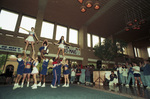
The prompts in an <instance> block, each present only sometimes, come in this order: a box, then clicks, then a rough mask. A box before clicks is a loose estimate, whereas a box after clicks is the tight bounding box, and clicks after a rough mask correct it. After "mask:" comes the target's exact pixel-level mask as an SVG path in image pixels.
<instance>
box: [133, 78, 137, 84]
mask: <svg viewBox="0 0 150 99" xmlns="http://www.w3.org/2000/svg"><path fill="white" fill-rule="evenodd" d="M134 79H135V85H137V78H136V77H134Z"/></svg>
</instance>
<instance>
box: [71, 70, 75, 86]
mask: <svg viewBox="0 0 150 99" xmlns="http://www.w3.org/2000/svg"><path fill="white" fill-rule="evenodd" d="M75 76H76V69H75V68H74V67H72V69H71V80H70V81H71V83H72V84H73V82H74V81H75Z"/></svg>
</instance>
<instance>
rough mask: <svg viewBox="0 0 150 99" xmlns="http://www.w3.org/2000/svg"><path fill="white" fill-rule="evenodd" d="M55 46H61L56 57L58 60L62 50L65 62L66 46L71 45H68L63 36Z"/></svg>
mask: <svg viewBox="0 0 150 99" xmlns="http://www.w3.org/2000/svg"><path fill="white" fill-rule="evenodd" d="M55 44H59V46H58V52H57V56H56V58H57V57H58V55H59V53H60V51H61V50H62V53H63V60H65V57H64V55H65V54H64V46H65V45H64V44H67V45H70V44H69V43H67V42H66V41H65V40H64V36H61V39H60V40H59V41H58V42H57V43H55Z"/></svg>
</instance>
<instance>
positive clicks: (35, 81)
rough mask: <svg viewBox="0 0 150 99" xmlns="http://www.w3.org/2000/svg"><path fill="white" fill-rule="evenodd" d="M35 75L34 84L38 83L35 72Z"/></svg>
mask: <svg viewBox="0 0 150 99" xmlns="http://www.w3.org/2000/svg"><path fill="white" fill-rule="evenodd" d="M33 77H34V84H37V80H36V74H34V75H33Z"/></svg>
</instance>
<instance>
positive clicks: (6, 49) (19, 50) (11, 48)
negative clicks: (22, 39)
mask: <svg viewBox="0 0 150 99" xmlns="http://www.w3.org/2000/svg"><path fill="white" fill-rule="evenodd" d="M0 51H4V52H15V53H22V51H23V48H21V47H16V46H8V45H0Z"/></svg>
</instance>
